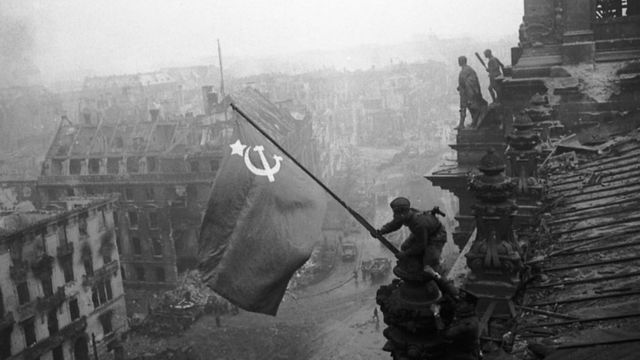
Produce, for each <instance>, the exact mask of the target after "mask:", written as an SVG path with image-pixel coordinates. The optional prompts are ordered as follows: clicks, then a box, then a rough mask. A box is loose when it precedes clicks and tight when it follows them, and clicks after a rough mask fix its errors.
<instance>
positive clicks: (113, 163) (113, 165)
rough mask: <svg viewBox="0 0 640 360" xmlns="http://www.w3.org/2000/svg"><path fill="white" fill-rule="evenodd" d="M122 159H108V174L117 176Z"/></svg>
mask: <svg viewBox="0 0 640 360" xmlns="http://www.w3.org/2000/svg"><path fill="white" fill-rule="evenodd" d="M119 162H120V158H108V159H107V174H117V173H118V170H119V168H120V165H119Z"/></svg>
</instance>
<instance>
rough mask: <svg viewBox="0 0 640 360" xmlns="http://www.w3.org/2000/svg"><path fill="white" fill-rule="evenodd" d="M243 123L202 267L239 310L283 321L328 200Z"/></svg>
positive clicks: (218, 184)
mask: <svg viewBox="0 0 640 360" xmlns="http://www.w3.org/2000/svg"><path fill="white" fill-rule="evenodd" d="M247 107H248V108H249V110H247V113H248V114H250V115H249V117H250V118H251V119H252V120H256V122H264V121H267V120H268V119H266V120H265V119H264V118H263V119H254V117H260V116H261V113H260V112H257V111H250V110H251V109H250V108H251V106H247ZM241 110H242V111H243V112H245V108H241ZM235 117H236V121H235V129H234V134H233V136H232V140H231V144H229V146H227V147H226V148H225V150H224V151H226V152H227V155H226V157H225V159H224V161H223V164H222V166H221V167H220V169H219V171H218V174H217V176H216V178H215V180H214V183H213V187H212V189H211V194H210V198H209V203H208V205H207V209H206V212H205V215H204V217H203V221H202V227H201V231H200V239H199V249H198V257H199V269H200V271H201V272H202V274H203V277H204V279H205V281H206V282H207V284H208V285H209V286H210V287H211V288H212V289H213V290H214V291H216V292H217V293H218V294H220V295H221V296H223V297H225V298H226V299H228V300H229V301H231V302H232V303H233V304H236V305H237V306H239V307H241V308H243V309H245V310H248V311H252V312H259V313H263V314H269V315H275V314H276V312H277V310H278V307H279V305H280V303H281V301H282V298H283V296H284V294H285V291H286V289H287V285H288V283H289V280H290V279H291V277H292V276H293V274H294V273H295V271H296V270H297V269H299V268H300V267H301V266H302V265H303V264H304V263H305V262H306V261H307V260H308V259H309V257H310V255H311V252H312V250H313V247H314V246H315V245H316V244H317V243H318V240H319V239H320V238H321V225H322V221H323V218H324V212H325V208H326V197H325V195H324V192H323V190H322V189H321V188H320V186H318V185H317V184H316V183H315V182H314V181H313V180H312V178H311V177H310V176H308V175H307V174H305V173H304V172H303V171H302V170H301V169H300V168H299V167H298V166H297V165H296V164H295V163H293V162H292V161H291V160H290V159H289V158H288V157H287V156H286V155H285V154H282V152H281V151H280V150H278V149H277V148H276V147H275V146H274V145H273V144H272V143H271V142H270V141H269V140H268V139H267V138H266V137H264V136H263V135H262V134H260V133H259V132H258V131H257V130H255V128H253V126H252V125H251V124H250V123H248V122H247V121H246V120H245V119H243V118H242V117H241V116H240V115H238V114H237V113H236V114H235ZM261 128H262V127H261ZM270 135H271V134H270ZM287 150H289V149H287Z"/></svg>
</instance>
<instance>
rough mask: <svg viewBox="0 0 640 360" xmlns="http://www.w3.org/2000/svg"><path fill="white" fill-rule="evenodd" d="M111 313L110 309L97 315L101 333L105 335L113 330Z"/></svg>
mask: <svg viewBox="0 0 640 360" xmlns="http://www.w3.org/2000/svg"><path fill="white" fill-rule="evenodd" d="M111 315H112V313H111V311H107V312H106V313H104V314H102V315H100V316H99V317H98V318H99V319H100V324H101V325H102V333H103V334H105V335H106V334H110V333H111V332H112V331H113V327H112V324H111Z"/></svg>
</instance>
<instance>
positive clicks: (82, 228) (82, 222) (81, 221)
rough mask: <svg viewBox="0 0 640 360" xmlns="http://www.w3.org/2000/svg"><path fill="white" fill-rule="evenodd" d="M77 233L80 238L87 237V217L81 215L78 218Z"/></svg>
mask: <svg viewBox="0 0 640 360" xmlns="http://www.w3.org/2000/svg"><path fill="white" fill-rule="evenodd" d="M78 231H79V232H80V236H87V235H88V232H87V215H86V214H82V215H80V216H78Z"/></svg>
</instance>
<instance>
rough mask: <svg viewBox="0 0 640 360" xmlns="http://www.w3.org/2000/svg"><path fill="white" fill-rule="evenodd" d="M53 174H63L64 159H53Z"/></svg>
mask: <svg viewBox="0 0 640 360" xmlns="http://www.w3.org/2000/svg"><path fill="white" fill-rule="evenodd" d="M51 175H62V160H51Z"/></svg>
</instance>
